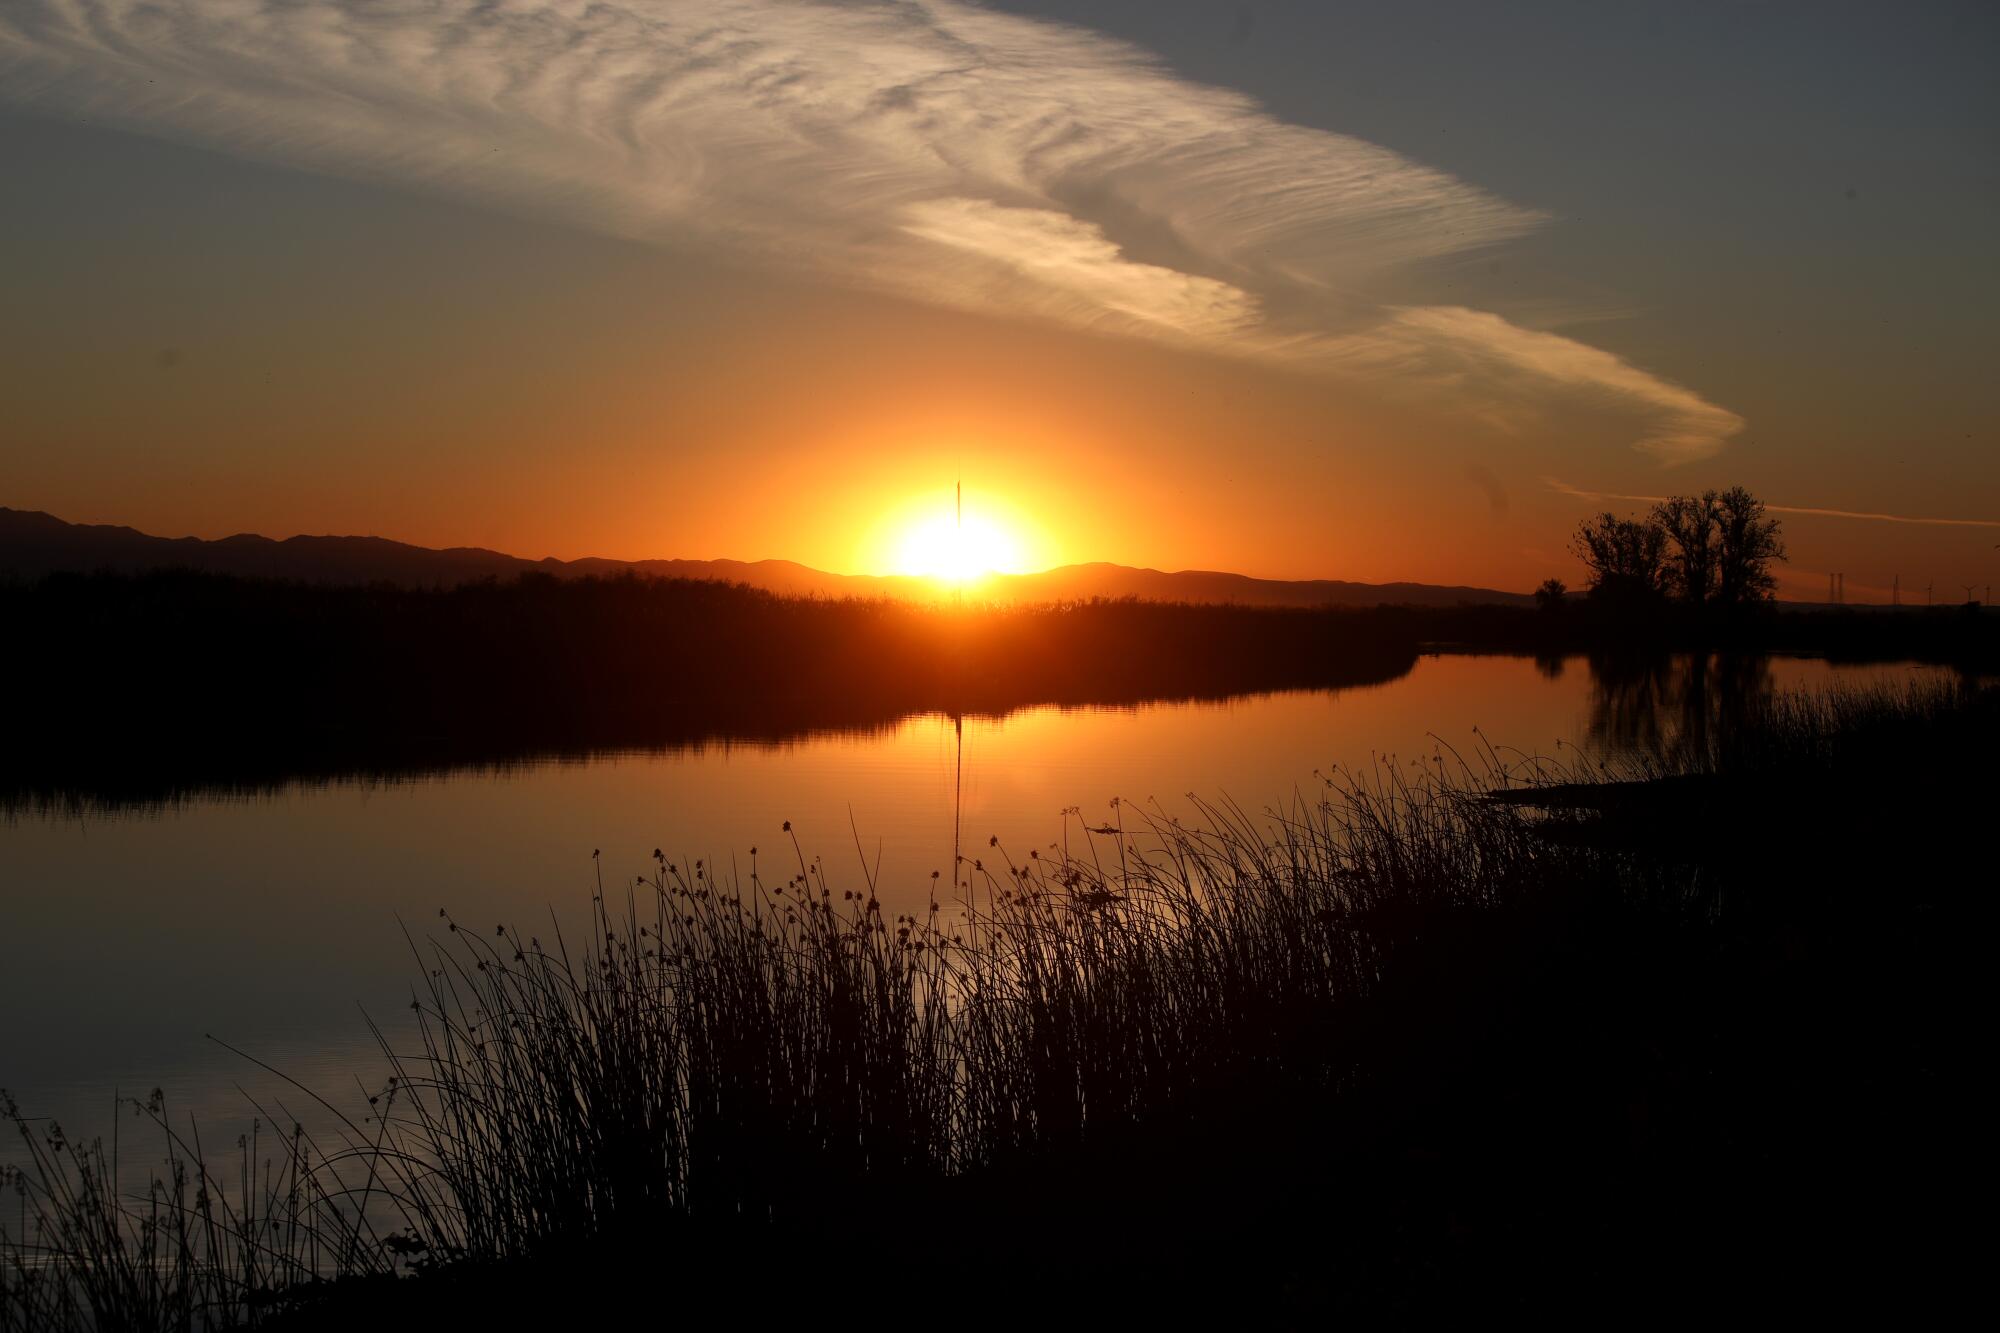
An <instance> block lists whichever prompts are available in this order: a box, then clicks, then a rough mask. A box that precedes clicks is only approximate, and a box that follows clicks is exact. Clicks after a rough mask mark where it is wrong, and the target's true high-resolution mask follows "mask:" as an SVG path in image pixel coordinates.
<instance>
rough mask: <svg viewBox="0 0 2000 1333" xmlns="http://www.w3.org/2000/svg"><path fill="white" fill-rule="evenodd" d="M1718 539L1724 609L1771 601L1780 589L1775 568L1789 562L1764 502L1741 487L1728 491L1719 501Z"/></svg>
mask: <svg viewBox="0 0 2000 1333" xmlns="http://www.w3.org/2000/svg"><path fill="white" fill-rule="evenodd" d="M1716 535H1717V551H1716V592H1715V597H1716V600H1717V601H1718V602H1720V603H1722V604H1723V605H1724V606H1744V605H1748V604H1750V603H1754V602H1762V601H1766V600H1768V599H1769V598H1770V596H1771V594H1772V593H1773V592H1774V591H1776V589H1777V586H1778V580H1777V577H1776V576H1775V575H1773V574H1772V573H1771V565H1772V563H1773V562H1774V561H1778V560H1783V559H1784V558H1785V543H1784V540H1783V538H1782V537H1781V536H1780V535H1779V532H1778V520H1777V519H1775V518H1771V517H1770V516H1769V515H1768V514H1767V513H1766V512H1765V509H1764V502H1763V501H1762V500H1759V499H1758V498H1757V497H1756V496H1754V495H1752V494H1750V492H1748V491H1746V490H1744V489H1743V488H1742V487H1741V486H1732V487H1730V488H1729V489H1728V490H1726V491H1724V492H1723V493H1722V494H1721V495H1719V496H1717V497H1716Z"/></svg>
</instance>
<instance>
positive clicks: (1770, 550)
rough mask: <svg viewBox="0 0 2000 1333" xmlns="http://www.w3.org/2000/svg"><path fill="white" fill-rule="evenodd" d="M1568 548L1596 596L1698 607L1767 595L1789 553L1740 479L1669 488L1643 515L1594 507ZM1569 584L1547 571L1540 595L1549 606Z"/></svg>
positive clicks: (1731, 605) (1741, 604)
mask: <svg viewBox="0 0 2000 1333" xmlns="http://www.w3.org/2000/svg"><path fill="white" fill-rule="evenodd" d="M1570 549H1571V551H1572V552H1574V553H1575V555H1576V557H1577V559H1579V560H1581V561H1582V562H1583V564H1584V567H1585V568H1586V569H1587V570H1588V571H1589V572H1590V589H1589V592H1590V597H1591V599H1592V600H1593V601H1596V602H1600V603H1604V604H1609V605H1615V606H1619V607H1622V608H1627V609H1630V608H1642V607H1647V606H1649V605H1656V604H1658V603H1659V602H1662V601H1665V600H1668V599H1671V600H1674V601H1678V602H1680V603H1682V604H1683V605H1685V606H1687V607H1689V608H1691V609H1693V610H1694V611H1697V612H1700V611H1703V610H1710V609H1714V610H1722V611H1726V612H1740V611H1742V610H1744V609H1746V608H1750V607H1755V606H1758V605H1761V604H1762V603H1765V602H1768V601H1770V600H1771V596H1772V594H1773V593H1774V592H1775V591H1776V590H1777V586H1778V584H1777V578H1776V576H1775V575H1773V574H1772V572H1771V566H1772V565H1773V564H1774V563H1775V562H1777V561H1781V560H1783V559H1784V558H1785V543H1784V539H1783V537H1782V535H1781V534H1780V531H1779V524H1778V520H1777V519H1775V518H1772V517H1771V516H1770V513H1769V511H1768V510H1767V508H1766V506H1765V504H1764V502H1763V501H1762V500H1759V499H1758V498H1757V497H1756V496H1754V495H1752V494H1751V493H1750V492H1749V491H1747V490H1745V489H1744V488H1743V487H1741V486H1732V487H1730V488H1729V489H1728V490H1726V491H1717V490H1713V489H1710V490H1706V491H1703V492H1702V493H1701V494H1699V495H1674V496H1669V497H1668V498H1666V499H1665V500H1662V501H1660V502H1659V503H1658V504H1656V505H1654V506H1653V509H1652V512H1651V513H1650V514H1648V515H1647V516H1646V517H1644V518H1630V517H1626V518H1621V517H1619V516H1618V515H1617V514H1613V513H1610V512H1605V513H1601V514H1597V515H1594V516H1593V517H1591V518H1588V519H1585V520H1584V521H1583V522H1582V523H1581V524H1580V525H1578V527H1577V530H1576V535H1575V537H1574V538H1573V539H1572V541H1571V543H1570ZM1566 592H1567V589H1566V588H1565V586H1564V585H1563V582H1562V580H1560V579H1549V580H1547V581H1546V582H1544V583H1543V584H1542V586H1541V587H1540V588H1539V589H1538V590H1537V591H1536V600H1537V601H1538V602H1539V603H1540V604H1541V605H1543V606H1544V607H1547V606H1551V605H1554V604H1557V603H1559V602H1561V601H1562V600H1563V598H1564V596H1565V594H1566Z"/></svg>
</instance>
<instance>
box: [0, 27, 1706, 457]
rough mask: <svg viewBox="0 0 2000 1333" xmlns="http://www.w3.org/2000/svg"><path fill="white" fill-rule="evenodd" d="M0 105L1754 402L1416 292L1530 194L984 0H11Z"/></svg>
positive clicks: (1315, 349)
mask: <svg viewBox="0 0 2000 1333" xmlns="http://www.w3.org/2000/svg"><path fill="white" fill-rule="evenodd" d="M0 97H4V98H7V99H10V100H13V101H16V102H20V103H25V104H29V105H32V106H35V107H38V108H41V109H44V110H48V111H52V112H56V113H58V114H70V115H76V116H86V117H89V118H91V119H93V120H98V121H109V122H112V123H115V124H119V125H122V126H125V127H128V128H131V129H135V130H139V131H142V132H147V133H153V134H158V135H164V136H168V137H172V138H176V139H181V140H185V141H190V142H194V143H199V144H204V145H208V146H212V147H215V148H219V149H222V150H224V151H228V152H232V153H237V154H241V155H245V156H249V157H253V158H258V159H263V160H270V161H276V162H282V163H286V164H291V165H296V166H302V167H306V168H309V169H314V170H320V171H326V172H333V173H338V174H344V175H349V176H355V177H360V178H364V179H381V180H390V181H396V182H402V183H413V184H417V185H420V186H423V187H427V188H435V189H443V190H448V191H452V192H456V193H461V194H466V195H472V196H475V197H479V198H483V199H486V200H489V201H491V202H494V203H497V204H500V205H502V206H505V207H508V208H513V209H520V210H527V211H532V212H536V213H540V214H545V215H552V216H556V217H560V218H563V219H565V220H568V221H570V222H573V223H576V224H580V225H584V226H588V227H592V228H595V229H599V230H603V231H608V232H612V233H616V234H619V235H625V236H633V237H639V238H643V239H647V240H655V241H660V242H664V243H670V244H679V245H702V246H712V247H716V248H719V249H722V250H726V251H728V252H731V253H734V254H737V255H740V256H744V257H746V258H748V259H750V260H752V261H754V262H759V263H763V264H768V265H774V266H780V267H784V268H789V269H795V270H803V271H806V272H809V273H811V274H814V275H816V276H819V277H822V278H825V279H829V280H832V281H836V282H840V283H846V284H850V285H856V286H862V287H871V288H877V289H883V290H889V291H893V292H897V293H900V294H903V295H906V296H910V297H913V298H916V299H919V300H926V301H931V302H938V303H945V304H951V305H956V306H962V307H966V308H970V309H975V310H980V311H988V312H993V313H997V314H1003V315H1010V316H1029V317H1035V318H1042V319H1050V320H1055V321H1058V322H1062V323H1066V324H1071V325H1076V326H1081V327H1088V328H1092V329H1095V330H1099V331H1102V332H1106V333H1111V334H1118V335H1125V336H1134V337H1143V338H1149V339H1154V340H1160V341H1166V342H1170V343H1173V344H1176V345H1181V346H1188V347H1194V348H1199V349H1204V350H1210V351H1215V352H1220V353H1225V354H1230V355H1238V356H1247V357H1254V358H1260V359H1266V360H1275V361H1280V362H1285V363H1288V364H1293V365H1303V366H1310V367H1313V368H1316V369H1318V370H1320V371H1322V372H1325V373H1331V374H1343V373H1347V374H1363V373H1365V374H1367V375H1369V376H1371V377H1375V376H1380V375H1381V374H1383V373H1385V371H1387V372H1391V373H1394V374H1396V375H1400V376H1401V377H1403V378H1404V379H1405V380H1408V381H1411V382H1415V383H1419V384H1427V385H1433V386H1444V385H1449V386H1453V387H1454V388H1455V390H1456V391H1458V392H1460V393H1462V394H1463V395H1464V396H1465V398H1466V400H1467V401H1468V403H1470V404H1472V405H1474V406H1475V407H1476V408H1477V409H1478V410H1482V411H1495V412H1505V411H1507V410H1509V407H1510V405H1511V404H1516V403H1518V402H1520V401H1521V400H1523V399H1524V398H1538V399H1543V400H1549V401H1560V400H1561V399H1562V398H1563V397H1564V396H1565V395H1574V394H1581V395H1584V396H1587V397H1589V398H1591V399H1593V400H1597V401H1602V400H1608V401H1612V402H1615V403H1616V404H1618V405H1619V406H1620V408H1621V409H1622V410H1624V411H1627V412H1629V413H1630V414H1631V415H1632V417H1633V419H1634V422H1635V425H1634V434H1633V439H1634V443H1635V445H1636V446H1637V447H1639V448H1642V449H1645V450H1647V451H1648V452H1651V453H1652V454H1654V455H1655V456H1657V457H1659V458H1661V459H1663V460H1665V461H1670V462H1671V461H1680V460H1684V459H1688V458H1695V457H1700V456H1703V455H1704V454H1707V453H1713V452H1714V451H1715V450H1716V449H1718V448H1720V447H1721V445H1722V443H1723V441H1724V440H1725V439H1727V437H1728V436H1729V435H1731V434H1733V433H1734V432H1735V431H1736V430H1738V429H1740V428H1741V425H1742V422H1741V420H1740V419H1739V418H1738V417H1736V415H1735V414H1734V413H1732V412H1729V411H1728V410H1726V409H1724V408H1721V407H1717V406H1715V405H1713V404H1710V403H1708V402H1707V401H1706V400H1704V399H1703V398H1701V397H1700V395H1699V394H1697V393H1696V392H1694V391H1693V390H1691V389H1687V388H1684V387H1682V386H1679V385H1676V384H1672V383H1670V382H1668V381H1666V380H1663V379H1661V378H1659V377H1657V376H1654V375H1651V374H1649V373H1648V372H1646V371H1644V370H1642V369H1640V368H1638V367H1636V366H1633V365H1631V364H1629V363H1627V362H1625V361H1623V360H1620V359H1619V358H1617V357H1615V356H1613V355H1611V354H1610V353H1608V352H1604V351H1602V350H1600V349H1597V348H1593V347H1590V346H1588V345H1586V344H1584V343H1581V342H1578V341H1575V340H1573V339H1570V338H1566V337H1563V336H1561V335H1559V334H1555V333H1550V332H1545V331H1537V330H1532V329H1527V328H1522V327H1520V326H1518V325H1515V324H1512V323H1510V322H1508V321H1507V320H1505V319H1503V318H1501V317H1500V316H1499V315H1497V314H1492V313H1488V312H1484V311H1477V310H1470V309H1464V308H1461V307H1422V306H1418V307H1412V306H1410V305H1408V304H1407V302H1399V301H1398V300H1397V299H1396V297H1397V289H1398V283H1399V281H1401V280H1402V278H1403V277H1404V276H1405V275H1406V274H1407V273H1408V271H1409V270H1410V269H1411V267H1412V266H1415V265H1421V264H1424V263H1426V262H1431V261H1436V260H1439V259H1444V258H1447V257H1449V256H1452V255H1455V254H1460V253H1463V252H1466V251H1468V250H1476V249H1480V248H1484V247H1490V246H1494V245H1498V244H1502V243H1504V242H1506V241H1508V240H1510V239H1513V238H1515V237H1518V236H1520V235H1522V234H1524V233H1526V232H1527V231H1529V230H1531V229H1533V228H1534V227H1536V226H1538V225H1539V224H1540V223H1541V222H1542V221H1543V218H1542V216H1541V215H1540V214H1539V213H1537V212H1535V211H1534V210H1532V209H1529V208H1525V207H1522V206H1519V205H1517V204H1514V203H1511V202H1509V201H1507V200H1504V199H1501V198H1499V197H1497V196H1495V195H1493V194H1491V193H1489V192H1487V191H1484V190H1481V189H1479V188H1478V187H1476V186H1473V185H1471V184H1468V183H1466V182H1464V181H1461V180H1458V179H1456V178H1455V177H1452V176H1450V175H1448V174H1446V173H1443V172H1440V171H1436V170H1434V169H1432V168H1429V167H1426V166H1424V165H1422V164H1421V163H1418V162H1414V161H1412V160H1410V159H1408V158H1406V157H1403V156H1401V155H1399V154H1397V153H1394V152H1391V151H1389V150H1387V149H1384V148H1381V147H1379V146H1376V145H1373V144H1370V143H1367V142H1365V141H1362V140H1360V139H1356V138H1353V137H1350V136H1345V135H1341V134H1335V133H1330V132H1327V131H1323V130H1318V129H1311V128H1307V127H1303V126H1298V125H1292V124H1287V123H1285V122H1283V121H1281V120H1278V119H1277V118H1275V117H1273V116H1271V115H1270V114H1269V113H1267V112H1265V111H1264V110H1262V109H1261V108H1260V107H1259V106H1258V105H1257V104H1256V103H1255V102H1254V101H1253V100H1251V99H1250V98H1247V97H1245V96H1243V95H1242V94H1240V93H1236V92H1232V91H1229V90H1226V89H1219V88H1214V87H1209V86H1205V85H1201V84H1198V83H1194V82H1192V81H1189V80H1187V79H1184V78H1181V77H1179V76H1177V75H1175V74H1174V73H1172V72H1171V71H1170V70H1168V69H1166V68H1165V67H1163V66H1162V65H1160V64H1159V63H1158V62H1156V61H1155V60H1154V59H1153V58H1152V57H1150V56H1148V55H1147V54H1146V53H1144V52H1142V51H1140V50H1137V49H1135V48H1133V47H1131V46H1128V45H1125V44H1122V43H1119V42H1116V41H1112V40H1110V39H1107V38H1105V37H1102V36H1100V35H1098V34H1094V33H1091V32H1087V31H1085V30H1082V29H1079V28H1075V27H1071V26H1068V25H1064V24H1059V23H1053V22H1048V21H1045V20H1039V19H1030V18H1023V17H1019V16H1013V15H1005V14H999V13H995V12H993V11H989V10H985V9H981V8H979V7H977V6H976V5H972V4H968V3H963V0H898V2H894V3H873V4H863V3H850V4H833V3H816V2H814V0H380V2H379V3H362V2H361V0H351V2H344V0H12V2H11V3H10V4H9V5H8V6H7V7H6V8H5V9H4V10H0Z"/></svg>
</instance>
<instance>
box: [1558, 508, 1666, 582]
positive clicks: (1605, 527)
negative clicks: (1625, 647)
mask: <svg viewBox="0 0 2000 1333" xmlns="http://www.w3.org/2000/svg"><path fill="white" fill-rule="evenodd" d="M1666 544H1667V538H1666V533H1665V532H1664V531H1662V530H1661V528H1660V526H1659V525H1658V524H1657V523H1650V522H1640V521H1639V520H1638V519H1631V518H1619V517H1618V516H1617V515H1616V514H1599V515H1597V516H1596V517H1595V518H1591V519H1586V520H1584V522H1583V523H1582V524H1581V525H1580V526H1578V528H1577V530H1576V539H1575V540H1574V541H1573V542H1572V543H1571V546H1570V549H1571V550H1573V551H1574V552H1575V553H1576V557H1577V559H1579V560H1581V561H1583V563H1584V565H1585V566H1586V567H1587V568H1588V569H1589V570H1590V595H1591V597H1593V598H1595V599H1598V600H1604V601H1616V602H1644V601H1654V600H1657V599H1658V598H1659V597H1660V596H1661V595H1662V594H1663V593H1664V592H1665V591H1666Z"/></svg>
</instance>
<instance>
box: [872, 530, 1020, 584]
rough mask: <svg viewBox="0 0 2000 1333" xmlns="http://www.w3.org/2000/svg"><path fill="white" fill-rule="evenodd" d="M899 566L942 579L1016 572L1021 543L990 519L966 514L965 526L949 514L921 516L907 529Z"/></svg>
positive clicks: (961, 580)
mask: <svg viewBox="0 0 2000 1333" xmlns="http://www.w3.org/2000/svg"><path fill="white" fill-rule="evenodd" d="M896 565H897V569H898V570H899V571H900V572H902V573H904V574H917V575H921V576H923V577H926V578H933V579H937V580H938V581H939V582H941V583H971V582H974V581H976V580H978V579H982V578H984V577H986V576H987V575H988V574H996V573H1016V572H1019V570H1020V568H1021V543H1020V542H1019V541H1018V540H1017V539H1016V538H1015V537H1014V536H1013V534H1012V533H1009V532H1008V531H1007V530H1006V529H1004V528H1002V527H1001V526H1000V525H999V524H997V523H995V522H993V521H992V520H991V519H988V518H983V517H977V516H974V515H971V514H968V515H966V517H965V521H964V524H963V526H961V525H960V524H959V523H957V522H956V521H954V520H953V518H952V516H951V515H950V514H941V515H937V516H935V517H931V518H924V519H920V520H918V521H917V522H916V523H915V524H914V525H912V526H911V527H910V529H909V530H908V531H907V532H906V533H904V535H903V540H902V544H901V548H900V549H899V550H898V552H897V559H896Z"/></svg>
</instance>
